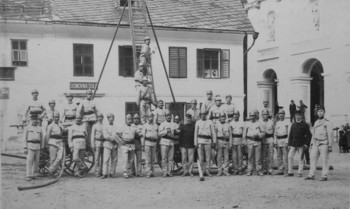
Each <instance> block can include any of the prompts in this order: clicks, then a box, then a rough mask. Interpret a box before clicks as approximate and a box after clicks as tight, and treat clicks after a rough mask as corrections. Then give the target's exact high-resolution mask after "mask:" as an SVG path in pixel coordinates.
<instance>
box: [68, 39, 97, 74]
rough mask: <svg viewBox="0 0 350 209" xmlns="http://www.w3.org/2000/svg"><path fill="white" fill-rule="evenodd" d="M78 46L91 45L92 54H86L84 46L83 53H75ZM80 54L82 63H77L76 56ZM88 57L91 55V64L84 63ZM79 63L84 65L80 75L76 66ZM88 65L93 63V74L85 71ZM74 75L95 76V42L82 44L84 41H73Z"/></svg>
mask: <svg viewBox="0 0 350 209" xmlns="http://www.w3.org/2000/svg"><path fill="white" fill-rule="evenodd" d="M77 46H80V47H88V46H89V47H90V46H91V49H90V50H91V54H85V53H84V52H83V51H84V48H82V49H81V51H82V52H81V53H80V54H78V53H75V51H76V50H75V49H76V48H75V47H77ZM78 55H80V61H81V63H80V64H77V63H75V62H76V59H75V58H76V56H78ZM86 57H89V58H91V64H85V63H84V61H83V60H84V59H85V58H86ZM78 65H81V66H82V74H81V75H79V74H77V73H76V66H78ZM86 65H91V74H86V73H85V67H84V66H86ZM73 76H74V77H94V45H93V44H82V43H73Z"/></svg>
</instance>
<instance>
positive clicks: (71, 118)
mask: <svg viewBox="0 0 350 209" xmlns="http://www.w3.org/2000/svg"><path fill="white" fill-rule="evenodd" d="M65 119H67V120H74V119H75V116H65Z"/></svg>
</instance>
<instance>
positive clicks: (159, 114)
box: [153, 100, 166, 126]
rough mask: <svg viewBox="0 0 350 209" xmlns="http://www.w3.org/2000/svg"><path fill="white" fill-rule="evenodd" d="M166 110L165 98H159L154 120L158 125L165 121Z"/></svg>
mask: <svg viewBox="0 0 350 209" xmlns="http://www.w3.org/2000/svg"><path fill="white" fill-rule="evenodd" d="M165 112H166V110H165V109H164V102H163V100H159V101H158V107H157V108H156V109H155V110H154V111H153V114H154V121H155V122H156V123H157V125H158V126H159V125H160V124H161V123H163V122H164V121H165Z"/></svg>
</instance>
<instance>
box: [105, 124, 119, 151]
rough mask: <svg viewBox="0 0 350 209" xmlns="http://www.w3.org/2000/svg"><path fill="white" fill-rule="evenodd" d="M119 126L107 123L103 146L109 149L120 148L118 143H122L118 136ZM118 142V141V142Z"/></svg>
mask: <svg viewBox="0 0 350 209" xmlns="http://www.w3.org/2000/svg"><path fill="white" fill-rule="evenodd" d="M117 132H118V128H117V126H116V125H114V124H113V125H110V124H107V125H105V126H104V128H103V137H104V138H105V141H104V142H103V147H104V148H108V149H115V148H118V143H120V141H119V139H118V137H117ZM117 142H118V143H117Z"/></svg>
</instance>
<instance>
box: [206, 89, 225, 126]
mask: <svg viewBox="0 0 350 209" xmlns="http://www.w3.org/2000/svg"><path fill="white" fill-rule="evenodd" d="M222 114H224V115H225V117H226V113H225V112H224V109H223V108H222V106H221V98H220V96H219V95H216V97H215V105H214V106H212V107H211V108H210V110H209V114H208V119H210V120H212V121H213V123H214V124H216V123H219V119H220V115H222Z"/></svg>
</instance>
